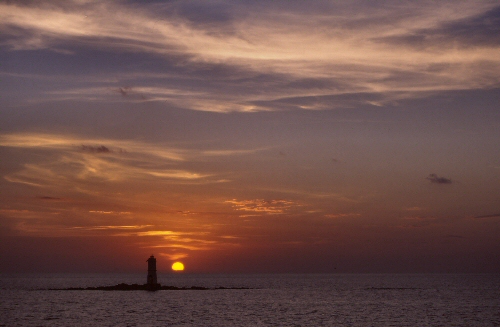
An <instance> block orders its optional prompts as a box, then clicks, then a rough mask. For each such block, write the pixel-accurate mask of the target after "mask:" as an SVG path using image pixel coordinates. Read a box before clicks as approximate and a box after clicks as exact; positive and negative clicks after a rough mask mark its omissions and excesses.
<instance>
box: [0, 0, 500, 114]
mask: <svg viewBox="0 0 500 327" xmlns="http://www.w3.org/2000/svg"><path fill="white" fill-rule="evenodd" d="M199 6H202V7H203V8H204V9H203V10H204V11H205V12H207V13H210V12H213V10H214V6H215V7H216V8H217V12H218V13H220V15H219V14H217V15H214V16H213V17H212V18H213V19H209V17H210V15H208V14H207V15H208V16H203V17H204V18H203V19H201V18H200V15H199V14H195V13H196V12H198V10H200V8H199ZM307 7H308V8H306V6H305V5H304V4H301V5H298V4H295V5H293V6H292V5H289V4H288V3H287V4H286V6H285V5H283V3H282V4H279V3H274V2H272V3H271V2H268V3H265V4H264V3H261V2H259V3H254V4H252V3H238V4H232V3H227V4H223V3H218V4H217V5H212V6H207V5H202V4H201V3H199V2H196V1H194V2H190V3H188V4H186V3H182V2H174V3H171V2H169V3H165V4H155V5H149V6H147V5H146V6H144V7H142V8H138V7H137V6H131V5H127V4H126V3H122V2H105V1H93V2H80V1H67V2H57V3H55V4H50V5H49V4H36V5H34V4H31V5H19V4H1V5H0V22H1V23H0V29H1V30H2V34H3V41H2V42H3V44H4V45H7V46H9V47H10V48H11V49H12V50H13V51H15V50H25V49H52V50H61V49H64V48H68V49H75V48H77V47H80V48H81V47H87V48H89V47H90V48H93V49H103V48H106V49H111V50H113V51H120V52H129V53H143V54H145V55H148V56H153V57H154V58H155V59H152V60H158V61H161V60H160V59H158V58H159V57H157V56H158V55H161V57H162V58H168V60H166V61H170V62H171V64H170V66H169V70H171V71H176V72H178V73H180V74H181V75H183V76H184V78H183V79H184V81H181V80H180V79H179V78H176V79H175V81H176V82H177V83H173V80H168V79H167V80H162V81H161V82H160V83H158V81H157V80H156V81H154V80H152V79H148V77H147V76H148V75H151V74H149V73H144V74H143V75H142V76H141V77H140V78H139V79H137V80H136V81H135V82H136V84H133V87H128V88H127V87H126V86H123V84H122V85H117V84H116V83H109V84H108V85H107V86H105V88H106V89H108V91H106V92H107V93H108V95H109V94H111V93H115V94H118V95H121V96H122V98H130V97H131V96H132V95H136V97H135V98H137V100H147V101H167V102H169V103H171V104H172V105H175V106H178V107H181V108H189V109H194V110H205V111H218V112H228V111H249V112H251V111H259V110H277V109H281V108H283V107H284V108H301V109H316V110H321V109H329V108H332V106H333V107H335V106H344V107H346V106H347V107H349V106H351V105H353V104H355V103H365V104H376V105H383V104H384V103H387V102H391V101H397V100H398V99H404V98H412V97H421V96H425V95H426V94H430V93H434V92H436V91H443V90H464V89H478V88H479V89H481V88H491V87H495V86H497V85H498V83H499V82H500V79H499V78H498V76H500V74H499V72H500V60H499V59H498V58H500V56H499V53H500V46H499V43H498V40H497V34H498V33H495V32H496V29H498V28H497V27H496V26H497V25H498V24H496V23H495V22H496V20H495V19H497V12H498V7H497V4H496V2H494V1H470V2H468V3H466V4H464V3H461V4H457V3H456V2H453V1H444V2H440V3H432V2H425V3H418V4H412V3H408V2H405V3H400V2H391V1H389V2H386V3H384V4H377V5H369V6H367V5H366V3H361V2H354V3H351V4H350V5H349V6H347V5H345V4H342V3H335V4H334V3H332V4H328V5H327V4H325V3H321V2H319V3H311V4H308V5H307ZM210 10H212V11H210ZM243 13H244V14H243ZM193 15H194V16H193ZM193 17H196V19H194V18H193ZM222 17H223V18H222ZM207 19H208V21H207ZM495 28H496V29H495ZM457 44H458V45H459V46H457ZM72 51H78V50H72ZM164 61H165V60H164ZM207 71H209V72H210V74H209V75H210V80H211V83H206V81H207V76H208V75H207ZM187 76H189V77H187ZM145 79H146V80H145ZM179 82H180V84H179ZM186 85H189V87H186ZM86 88H87V86H86V87H82V88H80V91H78V92H76V91H75V92H73V91H72V90H71V87H69V88H68V90H66V91H64V90H63V91H62V92H70V93H71V92H73V93H72V94H71V96H72V97H75V98H78V97H81V98H83V99H94V100H99V99H100V100H102V99H103V98H105V94H104V93H105V92H103V90H104V88H103V89H101V90H100V91H99V92H100V93H99V92H98V93H97V94H96V93H95V91H94V93H93V94H92V90H91V88H95V86H92V87H90V88H89V90H88V91H85V89H86ZM109 90H113V91H112V92H109ZM243 91H244V92H243ZM59 92H61V90H59ZM186 92H188V93H191V94H192V96H189V97H188V96H182V94H183V93H186ZM61 96H62V94H61ZM66 96H69V94H67V95H66ZM349 96H350V97H349ZM122 100H125V99H122Z"/></svg>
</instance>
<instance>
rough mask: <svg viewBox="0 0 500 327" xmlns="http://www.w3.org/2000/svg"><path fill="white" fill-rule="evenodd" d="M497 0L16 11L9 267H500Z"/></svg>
mask: <svg viewBox="0 0 500 327" xmlns="http://www.w3.org/2000/svg"><path fill="white" fill-rule="evenodd" d="M499 103H500V5H499V4H498V1H488V0H484V1H478V0H470V1H455V0H453V1H451V0H444V1H439V2H435V1H400V0H398V1H396V0H393V1H391V0H388V1H366V0H354V1H349V2H344V1H326V0H325V1H307V2H306V1H298V0H289V1H284V0H283V1H260V0H255V1H248V0H234V1H219V0H214V1H196V0H182V1H181V0H178V1H177V0H172V1H125V0H123V1H103V0H102V1H100V0H95V1H94V0H69V1H62V0H60V1H50V2H42V1H27V0H26V1H22V0H20V1H2V2H0V158H1V160H0V239H1V241H0V272H4V273H10V272H142V271H145V269H146V259H147V258H149V256H150V255H151V254H154V255H155V257H157V259H158V263H157V266H158V269H159V271H160V272H168V271H170V266H171V265H172V263H173V262H175V261H181V262H183V263H184V265H185V272H192V273H448V272H479V273H483V272H496V273H498V272H500V261H499V260H498V258H499V257H500V110H499Z"/></svg>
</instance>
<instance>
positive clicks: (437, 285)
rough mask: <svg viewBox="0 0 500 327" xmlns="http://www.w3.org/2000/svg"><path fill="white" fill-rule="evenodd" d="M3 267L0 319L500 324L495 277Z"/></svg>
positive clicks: (499, 287) (26, 322)
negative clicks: (154, 282)
mask: <svg viewBox="0 0 500 327" xmlns="http://www.w3.org/2000/svg"><path fill="white" fill-rule="evenodd" d="M158 279H159V282H160V283H162V284H163V285H172V286H178V287H191V286H203V287H219V286H223V287H250V288H252V289H240V290H238V289H226V290H185V291H158V292H147V291H57V290H50V289H51V288H67V287H88V286H104V285H115V284H119V283H122V282H123V283H128V284H132V283H140V284H142V283H144V280H145V274H140V275H125V274H115V275H96V274H93V275H0V326H8V327H11V326H384V327H386V326H398V327H401V326H480V327H486V326H500V275H491V274H484V275H482V274H477V275H476V274H456V275H455V274H449V275H448V274H436V275H434V274H408V275H403V274H396V275H392V274H380V275H378V274H360V275H357V274H331V275H291V274H290V275H193V274H165V275H161V274H160V275H159V276H158Z"/></svg>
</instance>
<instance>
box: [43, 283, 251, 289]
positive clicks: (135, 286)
mask: <svg viewBox="0 0 500 327" xmlns="http://www.w3.org/2000/svg"><path fill="white" fill-rule="evenodd" d="M248 289H251V288H248V287H223V286H219V287H213V288H210V287H202V286H191V287H176V286H162V285H161V284H158V285H157V287H155V288H154V289H151V288H150V287H149V286H148V284H125V283H121V284H118V285H113V286H97V287H68V288H51V289H49V291H207V290H248Z"/></svg>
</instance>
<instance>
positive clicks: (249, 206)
mask: <svg viewBox="0 0 500 327" xmlns="http://www.w3.org/2000/svg"><path fill="white" fill-rule="evenodd" d="M225 202H226V203H229V204H231V205H232V206H233V208H235V209H236V210H238V211H246V212H253V213H256V214H270V215H278V214H283V213H285V212H286V211H288V210H290V209H291V208H294V207H297V206H299V205H298V204H297V203H295V202H294V201H290V200H264V199H254V200H237V199H232V200H227V201H225ZM247 216H248V215H244V217H247Z"/></svg>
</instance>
